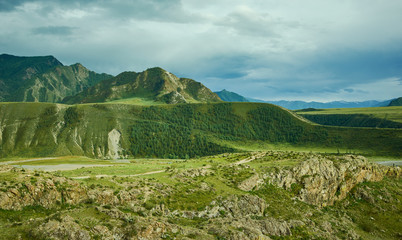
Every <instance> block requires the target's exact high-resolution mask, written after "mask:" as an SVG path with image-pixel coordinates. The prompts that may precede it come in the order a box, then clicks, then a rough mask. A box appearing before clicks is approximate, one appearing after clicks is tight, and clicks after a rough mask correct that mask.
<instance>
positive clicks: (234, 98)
mask: <svg viewBox="0 0 402 240" xmlns="http://www.w3.org/2000/svg"><path fill="white" fill-rule="evenodd" d="M215 93H216V94H218V96H219V97H220V98H221V99H222V100H223V101H225V102H259V103H271V104H275V105H278V106H281V107H284V108H287V109H290V110H296V109H306V108H363V107H385V106H387V105H388V104H389V103H390V101H391V100H387V101H376V100H369V101H363V102H346V101H333V102H326V103H323V102H305V101H286V100H281V101H264V100H260V99H255V98H248V97H244V96H241V95H239V94H237V93H235V92H229V91H226V90H225V89H224V90H222V91H219V92H215Z"/></svg>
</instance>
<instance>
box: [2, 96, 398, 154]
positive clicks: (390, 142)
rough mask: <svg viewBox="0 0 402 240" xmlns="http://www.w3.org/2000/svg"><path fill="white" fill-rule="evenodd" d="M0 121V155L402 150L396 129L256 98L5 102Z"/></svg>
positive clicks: (380, 152) (395, 152) (390, 151)
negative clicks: (330, 119) (320, 117)
mask: <svg viewBox="0 0 402 240" xmlns="http://www.w3.org/2000/svg"><path fill="white" fill-rule="evenodd" d="M0 122H1V128H0V136H2V138H1V139H0V156H1V157H6V156H32V157H33V156H35V157H36V156H54V155H85V156H88V157H95V158H119V157H125V156H135V157H167V158H177V157H179V158H186V157H187V156H189V157H194V156H204V155H211V154H217V153H223V152H233V151H241V150H242V149H244V147H245V146H247V144H256V145H258V144H263V145H262V148H265V147H266V146H267V145H264V144H272V146H275V145H282V144H286V145H289V146H294V147H300V148H303V149H312V148H320V149H328V150H325V151H332V152H336V151H337V150H342V151H345V150H347V151H355V152H359V153H364V154H373V155H393V156H401V155H402V152H401V149H400V146H401V145H402V138H401V134H402V131H401V130H396V129H372V128H369V129H363V128H344V127H326V126H319V125H312V124H309V123H307V122H305V121H302V120H300V119H298V118H297V117H295V116H294V115H292V114H291V113H289V112H288V111H285V110H283V109H282V108H280V107H277V106H274V105H270V104H261V103H208V104H176V105H166V104H165V105H156V106H139V105H130V104H84V105H76V106H68V105H62V104H50V103H2V104H0ZM272 146H271V147H272ZM260 148H261V147H260ZM331 149H332V150H331Z"/></svg>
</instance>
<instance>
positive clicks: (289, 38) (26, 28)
mask: <svg viewBox="0 0 402 240" xmlns="http://www.w3.org/2000/svg"><path fill="white" fill-rule="evenodd" d="M401 13H402V0H370V1H367V0H336V1H334V0H300V1H296V0H280V1H279V0H275V1H274V0H247V1H246V0H101V1H95V0H49V1H46V0H36V1H35V0H31V1H27V0H0V22H1V24H0V53H8V54H13V55H18V56H40V55H53V56H55V57H56V58H57V59H59V60H60V61H61V62H62V63H63V64H65V65H70V64H73V63H76V62H80V63H82V64H83V65H84V66H86V67H87V68H89V69H90V70H93V71H96V72H106V73H111V74H114V75H117V74H118V73H120V72H123V71H136V72H139V71H143V70H145V69H147V68H150V67H154V66H160V67H162V68H164V69H166V70H168V71H170V72H172V73H174V74H175V75H177V76H179V77H189V78H193V79H195V80H197V81H200V82H202V83H204V84H205V85H206V86H207V87H209V88H211V89H212V90H213V91H218V90H222V89H224V88H225V89H227V90H230V91H234V92H237V93H239V94H242V95H244V96H248V97H254V98H260V99H264V100H283V99H284V100H305V101H311V100H315V101H332V100H347V101H362V100H371V99H377V100H386V99H391V98H394V97H400V96H402V26H401V23H402V14H401Z"/></svg>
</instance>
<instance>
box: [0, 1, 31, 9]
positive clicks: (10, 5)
mask: <svg viewBox="0 0 402 240" xmlns="http://www.w3.org/2000/svg"><path fill="white" fill-rule="evenodd" d="M28 1H29V0H0V12H8V11H13V10H15V8H16V7H18V6H20V5H22V4H24V3H25V2H28Z"/></svg>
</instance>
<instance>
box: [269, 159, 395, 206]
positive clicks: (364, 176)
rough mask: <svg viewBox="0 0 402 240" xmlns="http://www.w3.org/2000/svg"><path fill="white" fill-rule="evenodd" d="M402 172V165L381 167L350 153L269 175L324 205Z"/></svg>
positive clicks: (301, 196)
mask: <svg viewBox="0 0 402 240" xmlns="http://www.w3.org/2000/svg"><path fill="white" fill-rule="evenodd" d="M401 173H402V171H401V169H400V168H390V167H385V166H380V165H377V164H372V163H369V162H368V161H367V160H366V159H365V158H364V157H362V156H353V155H348V156H344V157H342V158H340V159H327V158H321V157H318V156H317V158H311V159H309V160H307V161H303V162H301V163H300V164H299V165H297V166H295V167H293V168H292V169H289V170H284V169H281V170H278V172H275V173H270V174H268V175H267V176H266V177H267V178H268V182H269V183H271V184H274V185H276V186H279V187H282V188H285V189H287V190H290V191H292V192H294V193H295V194H296V195H297V197H298V198H299V199H300V200H301V201H304V202H306V203H309V204H313V205H316V206H320V207H324V206H327V205H332V204H334V202H335V201H338V200H341V199H344V198H345V197H346V195H347V194H348V193H349V191H350V190H351V189H352V188H353V187H354V186H356V185H357V184H359V183H361V182H364V181H380V180H382V179H383V177H384V176H386V175H394V176H400V175H401Z"/></svg>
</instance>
